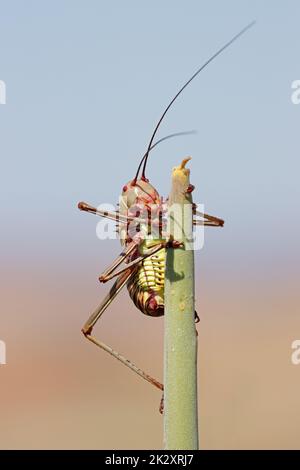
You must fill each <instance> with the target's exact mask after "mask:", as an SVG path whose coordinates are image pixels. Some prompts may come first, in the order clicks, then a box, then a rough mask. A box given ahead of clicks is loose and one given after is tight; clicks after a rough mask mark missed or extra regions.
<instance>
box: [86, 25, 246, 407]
mask: <svg viewBox="0 0 300 470" xmlns="http://www.w3.org/2000/svg"><path fill="white" fill-rule="evenodd" d="M253 24H254V22H252V23H250V24H249V25H247V26H246V27H245V28H244V29H243V30H241V31H240V32H239V33H238V34H237V35H236V36H234V37H233V38H232V39H231V40H230V41H229V42H227V43H226V44H225V45H224V46H223V47H221V48H220V49H219V50H218V51H217V52H216V53H215V54H214V55H213V56H211V57H210V58H209V59H208V60H207V61H206V62H205V63H204V64H203V65H202V66H201V67H200V68H199V69H198V70H197V71H196V72H195V73H194V74H193V75H192V76H191V78H190V79H189V80H188V81H187V82H186V83H185V84H184V85H183V86H182V87H181V88H180V90H179V91H178V93H177V94H176V95H175V96H174V98H173V99H172V100H171V101H170V103H169V104H168V106H167V107H166V108H165V110H164V112H163V114H162V115H161V117H160V119H159V121H158V123H157V125H156V127H155V129H154V131H153V133H152V136H151V139H150V142H149V144H148V148H147V150H146V152H145V154H144V156H143V157H142V159H141V161H140V163H139V166H138V168H137V171H136V174H135V176H134V178H133V179H132V180H130V181H129V182H128V183H127V184H125V185H124V187H123V190H122V195H121V198H120V205H119V210H118V211H104V210H100V209H97V208H95V207H93V206H91V205H90V204H87V203H85V202H80V203H79V204H78V208H79V209H80V210H82V211H86V212H90V213H93V214H96V215H99V216H100V217H105V218H108V219H112V220H114V221H116V222H117V226H118V232H119V238H120V241H121V244H122V247H123V249H122V252H121V254H120V255H119V256H118V257H117V258H116V259H115V260H114V261H113V263H112V264H111V265H110V266H109V267H108V268H107V269H106V270H105V271H104V272H103V273H102V274H101V276H100V277H99V280H100V282H102V283H105V282H107V281H109V280H111V279H113V278H116V280H115V282H114V284H113V286H112V287H111V289H110V290H109V292H108V294H107V296H106V297H105V298H104V299H103V301H102V302H101V303H100V305H99V306H98V307H97V308H96V309H95V311H94V312H93V313H92V314H91V316H90V317H89V319H88V320H87V322H86V323H85V325H84V326H83V328H82V332H83V334H84V335H85V337H86V338H87V339H88V340H90V341H91V342H92V343H94V344H96V345H97V346H98V347H100V348H101V349H103V350H104V351H106V352H108V353H109V354H111V355H112V356H113V357H115V358H116V359H118V360H119V361H120V362H121V363H123V364H124V365H126V366H127V367H129V368H130V369H131V370H133V371H134V372H135V373H136V374H138V375H139V376H141V377H142V378H143V379H145V380H147V381H148V382H150V383H151V384H153V385H154V386H155V387H157V388H158V389H160V390H162V391H163V384H161V383H160V382H159V381H157V380H156V379H154V378H153V377H151V376H150V375H148V374H146V373H145V372H144V371H143V370H142V369H140V368H138V367H137V366H135V365H134V364H133V363H132V362H131V361H129V360H128V359H126V358H125V357H123V356H122V355H121V354H119V353H118V352H117V351H115V350H114V349H112V348H111V347H110V346H108V345H106V344H105V343H103V342H102V341H99V340H98V339H96V338H95V337H94V336H93V335H92V330H93V328H94V326H95V324H96V323H97V321H98V320H99V319H100V317H101V316H102V314H103V313H104V311H105V310H106V309H107V307H108V306H109V305H110V304H111V302H112V301H113V300H114V299H115V297H116V296H117V295H118V293H119V292H120V291H121V289H122V288H123V287H124V286H125V285H126V286H127V289H128V292H129V295H130V297H131V299H132V301H133V303H134V304H135V305H136V307H137V308H138V309H139V310H140V311H141V312H142V313H143V314H145V315H148V316H151V317H160V316H162V315H163V314H164V270H165V250H166V249H176V248H178V247H179V246H180V243H179V242H177V241H176V240H172V239H169V238H168V235H167V227H166V212H167V206H166V202H165V201H164V200H163V198H162V197H161V196H160V195H159V193H158V192H157V190H156V189H155V187H154V186H153V185H152V184H150V182H149V180H148V179H147V177H146V169H147V162H148V158H149V154H150V152H151V150H152V149H153V148H154V147H155V146H157V145H158V144H160V143H161V142H162V141H164V140H166V139H169V138H171V137H175V136H178V135H182V134H186V133H177V134H172V135H170V136H167V137H164V138H162V139H160V140H158V141H157V142H155V143H154V138H155V136H156V133H157V131H158V128H159V126H160V124H161V122H162V120H163V119H164V117H165V115H166V113H167V112H168V110H169V109H170V107H171V106H172V104H173V103H174V101H175V100H176V99H177V98H178V96H179V95H180V94H181V93H182V91H183V90H184V89H185V88H186V87H187V86H188V85H189V84H190V82H191V81H192V80H193V79H194V78H195V77H196V76H197V75H198V74H199V73H200V72H201V71H202V70H203V69H204V68H205V67H206V66H207V65H208V64H209V63H210V62H212V61H213V60H214V59H215V58H216V57H217V56H218V55H219V54H221V53H222V52H223V51H224V50H225V49H227V48H228V47H229V46H230V45H231V44H232V43H233V42H234V41H236V40H237V39H238V38H239V37H240V36H241V35H242V34H244V33H245V32H246V31H247V30H248V29H249V28H250V27H252V26H253ZM187 161H188V159H186V160H184V161H183V163H182V165H185V163H186V162H187ZM140 172H141V176H139V175H140ZM193 189H194V187H193V186H192V185H190V186H189V187H188V188H186V192H187V193H189V192H191V191H193ZM197 217H200V219H199V218H197ZM193 224H194V225H204V226H211V227H222V226H223V224H224V221H223V220H222V219H219V218H218V217H214V216H211V215H209V214H204V213H201V212H198V211H197V207H196V206H195V205H194V207H193ZM195 321H196V322H197V321H199V318H198V315H197V313H196V312H195ZM162 403H163V402H161V407H160V411H161V412H162V409H163V406H162Z"/></svg>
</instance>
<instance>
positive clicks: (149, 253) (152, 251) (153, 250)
mask: <svg viewBox="0 0 300 470" xmlns="http://www.w3.org/2000/svg"><path fill="white" fill-rule="evenodd" d="M136 246H137V245H136ZM165 246H166V243H158V244H157V245H155V246H154V247H153V248H150V249H149V250H148V251H147V253H144V254H143V255H141V256H139V257H138V258H136V259H134V260H133V261H131V262H130V263H128V264H126V265H125V266H124V267H123V268H121V269H119V270H118V271H116V272H113V273H112V274H108V275H106V272H107V271H106V272H105V273H104V274H102V275H101V276H100V277H99V281H100V282H107V281H109V280H110V279H112V278H113V277H115V276H118V275H119V274H121V273H123V272H124V271H127V269H129V268H133V267H134V266H136V265H137V264H139V263H141V262H142V261H143V260H144V259H146V258H148V257H149V256H152V255H154V254H155V253H157V251H159V250H161V249H162V248H164V247H165ZM117 259H118V258H117ZM119 264H121V262H120V263H119ZM119 264H118V265H119Z"/></svg>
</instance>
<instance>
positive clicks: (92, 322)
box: [82, 268, 163, 390]
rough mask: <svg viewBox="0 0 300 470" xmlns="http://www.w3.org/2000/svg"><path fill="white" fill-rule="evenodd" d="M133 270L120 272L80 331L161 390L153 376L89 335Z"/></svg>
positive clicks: (160, 385)
mask: <svg viewBox="0 0 300 470" xmlns="http://www.w3.org/2000/svg"><path fill="white" fill-rule="evenodd" d="M135 272H136V269H135V268H134V269H128V270H127V271H125V272H124V273H122V274H121V275H120V276H119V277H118V278H117V280H116V281H115V283H114V285H113V286H112V288H111V289H110V291H109V293H108V294H107V296H106V297H105V298H104V300H103V301H102V302H101V304H100V305H99V306H98V307H97V308H96V310H95V311H94V312H93V313H92V315H91V316H90V317H89V319H88V320H87V322H86V323H85V325H84V326H83V328H82V332H83V334H84V336H85V337H86V338H87V339H88V340H89V341H91V342H92V343H94V344H96V346H98V347H99V348H101V349H103V350H104V351H106V352H107V353H109V354H110V355H111V356H113V357H115V358H116V359H117V360H118V361H120V362H121V363H122V364H124V365H125V366H126V367H129V369H131V370H132V371H133V372H135V373H136V374H138V375H139V376H140V377H142V378H143V379H144V380H147V382H150V383H151V384H152V385H154V386H155V387H156V388H158V389H159V390H163V385H162V384H161V383H160V382H158V380H156V379H154V378H153V377H151V376H150V375H148V374H146V373H145V372H144V371H143V370H142V369H140V368H139V367H137V366H136V365H135V364H133V363H132V362H131V361H130V360H128V359H126V358H125V357H124V356H122V355H121V354H119V353H118V352H117V351H115V350H114V349H113V348H111V347H110V346H108V345H107V344H105V343H103V342H102V341H99V340H98V339H96V338H95V337H94V336H92V335H91V333H92V330H93V327H94V326H95V324H96V323H97V321H98V320H99V319H100V317H101V316H102V314H103V313H104V311H105V310H106V309H107V307H108V306H109V305H110V304H111V302H112V301H113V300H114V298H115V297H116V296H117V295H118V293H119V292H120V290H121V289H122V288H123V287H124V286H125V284H126V283H127V281H128V280H129V279H130V277H131V276H134V275H135Z"/></svg>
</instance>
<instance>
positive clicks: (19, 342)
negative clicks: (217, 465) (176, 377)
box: [0, 0, 300, 449]
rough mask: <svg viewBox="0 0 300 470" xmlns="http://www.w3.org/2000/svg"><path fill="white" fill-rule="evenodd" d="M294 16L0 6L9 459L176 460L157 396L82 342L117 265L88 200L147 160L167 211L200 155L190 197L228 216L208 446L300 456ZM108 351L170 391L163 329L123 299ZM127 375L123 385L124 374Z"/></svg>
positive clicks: (215, 316) (212, 307)
mask: <svg viewBox="0 0 300 470" xmlns="http://www.w3.org/2000/svg"><path fill="white" fill-rule="evenodd" d="M299 17H300V4H299V2H297V1H296V0H287V1H285V2H281V1H279V0H277V1H274V0H272V1H271V0H265V1H264V2H261V1H258V0H252V1H246V0H240V1H233V0H227V1H226V2H222V1H221V0H218V1H216V0H212V1H188V2H181V1H177V0H172V1H171V0H166V1H164V2H159V1H157V0H153V1H152V2H141V1H133V0H128V1H126V2H122V1H111V2H103V1H96V0H87V1H82V0H81V1H79V0H72V1H71V0H60V1H58V0H52V1H51V2H50V1H44V2H39V1H37V0H27V1H26V2H22V1H16V0H11V1H0V79H1V80H4V81H5V83H6V86H7V104H6V105H0V136H1V137H0V155H1V172H0V193H1V209H0V211H1V219H0V220H1V264H0V269H1V317H0V339H1V340H4V341H6V344H7V365H5V366H0V414H1V425H0V448H2V449H14V448H26V449H31V448H50V449H51V448H73V449H79V448H80V449H81V448H84V449H87V448H115V449H126V448H132V449H140V448H145V449H154V448H158V449H159V448H161V447H162V418H161V416H160V415H159V413H158V406H159V401H160V395H159V393H158V392H157V391H156V390H155V389H152V388H151V386H150V385H149V384H147V383H143V381H142V380H141V379H140V378H138V377H135V375H134V374H133V373H132V372H130V371H129V370H127V369H126V368H125V367H123V366H122V365H120V364H118V363H116V362H117V361H114V360H113V359H112V358H111V357H109V356H108V355H106V354H105V353H104V352H102V351H100V350H99V351H98V350H97V348H96V347H94V346H93V345H91V344H90V343H88V342H87V341H85V340H84V338H83V337H82V335H81V333H80V329H81V326H82V324H83V323H84V322H85V321H86V319H87V317H88V316H89V314H90V313H91V312H92V310H93V309H94V307H95V306H96V305H97V304H98V303H99V302H100V300H101V298H102V297H103V296H104V295H105V292H106V291H107V289H108V286H107V285H105V286H100V284H99V283H98V280H97V279H98V275H99V274H100V273H101V272H102V270H103V269H104V268H105V267H106V266H107V265H108V263H109V262H110V261H111V260H112V259H113V257H114V256H116V255H117V254H118V253H119V251H120V247H119V244H118V241H116V240H111V241H109V240H105V241H99V240H98V239H97V238H96V233H95V228H96V223H97V221H98V220H97V219H96V218H95V217H93V216H92V215H90V214H85V213H81V212H79V211H78V209H77V208H76V206H77V202H78V201H80V200H85V201H88V202H90V203H93V204H95V205H97V204H100V203H102V202H107V203H115V202H117V200H118V196H119V194H120V191H121V188H122V186H123V185H124V184H125V183H126V182H127V181H128V180H129V179H131V178H132V177H133V175H134V171H135V169H136V166H137V163H138V160H139V158H140V156H141V155H143V153H144V152H145V150H146V145H147V143H148V140H149V138H150V135H151V133H152V130H153V127H154V125H155V123H156V121H157V119H158V118H159V116H160V113H161V112H162V110H163V108H164V107H165V106H166V104H167V103H168V101H169V100H170V99H171V98H172V97H173V95H174V94H175V93H176V92H177V91H178V88H179V87H180V86H181V85H182V84H183V83H184V81H185V80H187V79H188V78H189V77H190V75H191V74H192V73H193V72H194V71H195V70H196V69H197V68H198V66H199V65H201V63H203V62H204V61H205V60H206V59H207V58H208V57H209V56H210V55H211V54H213V53H214V52H215V51H216V49H218V48H219V47H220V46H222V45H223V44H224V43H225V42H226V41H228V40H229V39H230V38H231V37H232V36H233V35H235V34H236V33H237V32H238V31H239V30H240V29H241V28H243V27H244V26H245V25H246V24H247V23H249V22H250V21H252V20H253V19H256V20H257V25H256V26H255V27H254V28H253V29H252V30H251V31H249V32H248V33H247V34H246V35H245V36H243V37H242V38H241V39H240V40H239V41H238V42H236V43H235V44H234V45H233V46H232V47H231V48H230V49H228V50H227V51H226V52H225V53H224V54H223V55H222V56H220V57H219V58H218V59H217V60H216V61H215V62H213V63H212V64H211V65H210V66H209V67H208V68H207V69H206V70H205V71H204V72H203V73H202V74H201V75H200V76H199V77H198V78H197V79H196V80H195V81H194V82H193V83H192V84H191V85H190V87H189V88H187V89H186V91H185V92H184V94H183V95H182V96H181V98H180V99H179V100H178V101H177V102H176V104H175V105H174V107H173V108H172V109H171V110H170V112H169V114H168V115H167V117H166V120H165V121H164V123H163V125H162V126H161V128H160V132H159V136H160V137H163V136H165V135H167V134H168V133H172V132H178V131H182V130H190V129H197V131H198V134H197V135H196V136H187V137H179V138H176V139H173V140H171V141H168V142H165V143H163V144H162V145H161V146H160V147H158V148H157V149H156V150H155V151H153V153H152V154H151V158H150V161H149V173H148V174H149V177H150V181H151V182H152V183H153V184H154V185H155V186H156V187H157V189H158V190H159V191H160V192H161V193H162V194H164V195H167V194H168V191H169V182H170V172H171V168H172V167H173V166H174V165H176V164H178V163H179V162H180V161H181V159H182V157H185V156H186V155H192V157H193V160H192V161H191V163H190V168H191V171H192V177H191V180H192V183H193V184H194V185H195V186H196V189H195V191H194V200H195V201H197V202H201V203H204V204H205V208H206V210H207V212H208V213H211V214H214V215H217V216H220V217H222V218H224V219H225V221H226V225H225V227H224V229H222V230H215V229H211V230H207V232H206V237H205V246H204V249H203V250H202V251H200V252H197V253H196V263H197V266H196V267H197V284H196V294H197V311H198V313H199V314H200V317H201V323H200V325H199V326H198V331H199V343H200V347H199V398H200V400H199V415H200V446H201V448H203V449H220V448H222V449H230V448H234V449H238V448H277V449H278V448H298V449H299V448H300V444H299V436H300V400H299V396H300V393H299V392H300V365H299V366H295V365H292V364H291V358H290V357H291V343H292V341H293V340H294V339H299V338H300V317H299V300H300V295H299V274H300V272H299V271H300V268H299V266H300V250H299V229H300V218H299V197H300V186H299V173H300V172H299V170H300V163H299V122H300V105H298V106H297V105H294V104H292V102H291V93H292V90H291V84H292V82H293V81H294V80H297V79H300V64H299V53H300V32H299ZM97 335H98V337H99V336H100V338H101V337H102V339H103V340H105V341H106V342H107V343H108V344H110V345H112V346H113V347H115V348H116V349H117V350H119V351H120V352H122V353H124V354H125V355H126V356H128V357H129V358H130V359H132V360H133V362H135V363H137V365H139V366H141V367H143V368H144V369H145V370H146V371H148V372H149V373H152V374H153V375H154V376H157V377H158V378H162V339H163V319H151V318H147V317H144V316H143V315H142V314H141V313H139V311H138V310H137V309H136V308H135V307H134V305H133V304H132V303H131V301H130V299H129V297H128V295H127V292H126V291H125V290H124V292H123V293H122V294H121V295H120V296H119V298H118V299H117V300H116V301H115V303H114V304H112V305H111V307H110V309H109V310H108V311H107V313H106V315H105V316H104V319H103V321H102V328H101V327H100V328H99V327H98V328H97ZM124 369H125V370H124Z"/></svg>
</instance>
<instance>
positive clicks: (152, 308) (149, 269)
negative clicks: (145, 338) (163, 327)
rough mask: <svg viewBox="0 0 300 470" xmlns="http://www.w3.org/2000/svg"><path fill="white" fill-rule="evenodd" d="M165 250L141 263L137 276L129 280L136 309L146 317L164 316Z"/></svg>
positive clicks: (129, 290)
mask: <svg viewBox="0 0 300 470" xmlns="http://www.w3.org/2000/svg"><path fill="white" fill-rule="evenodd" d="M164 282H165V249H164V248H162V249H161V250H159V251H158V252H157V253H155V254H154V255H152V256H149V257H148V258H146V259H145V260H144V261H142V262H141V265H140V266H139V268H138V270H137V272H136V274H135V275H134V276H133V277H132V278H131V279H129V281H128V283H127V289H128V292H129V295H130V297H131V299H132V300H133V302H134V304H135V305H136V307H137V308H138V309H139V310H140V311H141V312H143V313H144V314H145V315H150V316H152V317H160V316H162V315H163V314H164Z"/></svg>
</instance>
